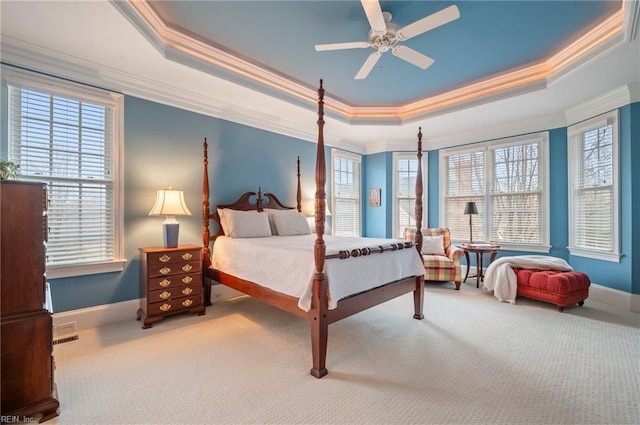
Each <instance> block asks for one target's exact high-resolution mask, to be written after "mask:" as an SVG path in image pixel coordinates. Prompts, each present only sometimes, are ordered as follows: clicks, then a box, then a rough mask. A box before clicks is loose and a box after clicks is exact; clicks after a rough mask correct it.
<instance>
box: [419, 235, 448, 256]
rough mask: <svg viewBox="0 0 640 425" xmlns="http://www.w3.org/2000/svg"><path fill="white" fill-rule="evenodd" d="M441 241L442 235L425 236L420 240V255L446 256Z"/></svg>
mask: <svg viewBox="0 0 640 425" xmlns="http://www.w3.org/2000/svg"><path fill="white" fill-rule="evenodd" d="M443 241H444V235H440V236H425V237H424V238H423V239H422V253H423V254H426V255H446V254H445V253H444V242H443Z"/></svg>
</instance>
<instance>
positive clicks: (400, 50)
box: [391, 46, 434, 69]
mask: <svg viewBox="0 0 640 425" xmlns="http://www.w3.org/2000/svg"><path fill="white" fill-rule="evenodd" d="M391 54H393V55H394V56H397V57H399V58H400V59H402V60H405V61H407V62H409V63H410V64H412V65H415V66H417V67H418V68H422V69H427V68H429V67H430V66H431V64H433V62H434V60H433V59H431V58H430V57H429V56H427V55H424V54H422V53H420V52H418V51H417V50H413V49H412V48H411V47H407V46H396V47H394V48H393V49H391Z"/></svg>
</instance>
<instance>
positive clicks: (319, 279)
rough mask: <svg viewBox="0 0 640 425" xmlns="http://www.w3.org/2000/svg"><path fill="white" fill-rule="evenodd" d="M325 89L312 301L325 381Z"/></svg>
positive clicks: (316, 351)
mask: <svg viewBox="0 0 640 425" xmlns="http://www.w3.org/2000/svg"><path fill="white" fill-rule="evenodd" d="M323 127H324V89H323V88H322V80H320V88H319V89H318V147H317V151H316V196H315V210H316V211H315V219H316V240H315V243H314V249H313V256H314V259H315V266H316V269H315V273H314V274H313V298H312V300H311V311H310V313H311V315H312V320H311V350H312V352H313V368H312V369H311V375H313V376H315V377H316V378H322V377H323V376H325V375H326V374H327V368H326V367H325V366H326V360H327V334H328V327H329V322H328V317H327V310H328V300H327V276H326V274H325V272H324V261H325V254H326V250H327V248H326V246H325V243H324V239H323V235H324V218H325V217H324V212H325V208H326V207H325V202H326V197H327V194H326V192H325V187H324V186H325V183H326V179H327V178H326V167H325V159H324V134H323Z"/></svg>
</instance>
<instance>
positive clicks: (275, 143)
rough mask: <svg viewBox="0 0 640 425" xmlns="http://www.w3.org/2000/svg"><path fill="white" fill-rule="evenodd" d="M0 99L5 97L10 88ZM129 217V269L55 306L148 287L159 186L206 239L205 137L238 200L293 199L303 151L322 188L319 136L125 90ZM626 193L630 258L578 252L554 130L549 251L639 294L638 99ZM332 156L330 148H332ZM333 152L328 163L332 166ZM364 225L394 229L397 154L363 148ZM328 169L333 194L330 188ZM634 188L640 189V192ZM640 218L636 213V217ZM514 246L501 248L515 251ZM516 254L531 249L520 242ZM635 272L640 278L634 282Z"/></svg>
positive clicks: (625, 132)
mask: <svg viewBox="0 0 640 425" xmlns="http://www.w3.org/2000/svg"><path fill="white" fill-rule="evenodd" d="M1 99H2V105H3V106H5V105H6V102H7V93H6V87H3V88H2V93H1ZM6 117H7V115H6V107H3V108H2V114H1V116H0V123H1V124H2V128H3V130H2V132H1V133H2V134H1V137H2V139H1V141H2V143H1V144H0V152H1V153H3V154H4V153H5V152H6V147H7V132H6V130H4V129H6V128H7V126H6V122H7V121H6ZM124 121H125V122H124V158H125V159H124V189H125V190H124V192H125V194H124V202H125V205H124V207H125V208H124V226H125V231H124V234H125V252H124V253H125V258H126V259H127V263H126V265H125V269H124V271H123V272H121V273H105V274H99V275H90V276H80V277H74V278H64V279H54V280H52V281H51V283H52V298H53V304H54V308H55V311H56V312H62V311H68V310H73V309H79V308H84V307H91V306H96V305H102V304H108V303H114V302H120V301H126V300H130V299H136V298H138V297H139V296H140V289H139V283H138V280H139V260H138V248H139V247H146V246H160V245H161V244H162V231H161V222H162V218H161V217H149V216H148V212H149V210H150V209H151V206H152V205H153V202H154V200H155V192H156V190H157V189H160V188H163V187H166V186H168V185H172V186H173V187H175V188H178V189H182V190H183V191H184V194H185V199H186V202H187V205H188V207H189V209H190V210H191V212H192V214H193V215H192V216H188V217H181V218H179V220H180V224H181V226H180V243H181V244H200V243H201V223H202V221H201V213H200V211H201V196H200V189H201V182H202V163H201V159H202V140H203V138H204V137H207V139H208V142H209V176H210V181H211V198H210V204H211V205H212V207H213V206H214V205H216V204H218V203H229V202H233V201H234V200H235V199H236V197H237V196H238V195H239V194H240V193H242V192H245V191H249V190H253V191H255V190H256V189H257V187H258V186H262V188H263V191H270V192H274V193H276V194H278V196H280V197H281V200H282V201H283V202H284V203H287V204H290V205H295V197H296V192H295V191H296V185H295V176H296V157H297V156H298V155H299V156H300V158H301V161H302V164H301V167H302V185H303V198H304V199H312V198H313V196H314V191H315V181H314V175H315V171H314V170H315V149H316V145H315V143H311V142H306V141H301V140H299V139H295V138H291V137H287V136H282V135H278V134H274V133H270V132H267V131H263V130H258V129H255V128H251V127H247V126H243V125H240V124H235V123H231V122H228V121H224V120H220V119H216V118H211V117H208V116H204V115H200V114H197V113H193V112H188V111H184V110H180V109H176V108H172V107H168V106H164V105H160V104H157V103H153V102H149V101H145V100H141V99H137V98H133V97H126V98H125V118H124ZM620 125H621V131H620V158H621V161H620V175H621V179H620V182H621V184H620V195H621V235H622V240H621V243H622V253H623V255H624V256H623V258H622V261H621V262H620V263H612V262H607V261H599V260H594V259H587V258H582V257H573V256H570V255H569V253H568V250H567V248H566V247H567V244H568V217H567V215H568V204H567V191H568V186H567V171H566V168H567V129H566V128H557V129H551V130H549V133H550V141H549V149H550V155H549V158H550V163H549V167H550V179H551V182H552V184H551V185H550V186H551V193H550V201H551V206H552V211H551V223H550V226H551V244H552V248H551V252H550V255H554V256H557V257H560V258H565V259H566V260H567V261H568V262H569V263H570V264H571V265H572V266H573V267H574V268H576V269H578V270H581V271H584V272H586V273H587V274H589V276H590V277H591V279H592V281H594V282H595V283H598V284H601V285H605V286H610V287H611V288H615V289H619V290H622V291H626V292H631V293H634V294H638V293H640V264H638V262H637V261H636V262H635V263H634V262H633V261H632V255H633V253H634V252H640V225H635V226H634V224H635V223H634V217H637V216H638V215H639V214H640V195H638V194H639V193H640V169H639V168H638V167H636V168H635V169H634V168H633V167H632V164H633V163H634V162H635V163H638V161H640V103H634V104H631V105H627V106H624V107H623V108H620ZM326 155H327V158H330V157H331V156H330V151H329V149H327V150H326ZM427 155H428V157H427V158H428V159H427V160H428V184H427V188H426V191H427V195H428V202H427V214H426V216H425V217H424V220H425V223H427V225H428V226H429V227H436V226H438V224H439V221H440V220H439V161H438V156H439V152H438V151H437V150H432V151H429V152H427ZM329 162H330V161H329V160H327V166H328V167H329ZM362 171H363V188H362V190H363V194H362V195H363V196H362V198H363V211H364V214H363V234H364V235H365V236H372V237H388V236H391V234H392V224H391V214H392V208H391V205H392V204H391V203H392V199H391V195H392V174H393V154H392V153H391V152H385V153H378V154H373V155H368V156H364V157H363V170H362ZM329 181H330V179H328V181H327V196H328V197H330V195H331V194H330V187H329V186H330V185H329ZM371 188H380V189H382V206H381V207H379V208H378V207H369V206H368V204H367V197H368V189H371ZM633 194H635V195H636V196H635V197H634V196H633ZM636 221H637V219H636ZM510 254H512V253H501V255H510ZM513 254H523V253H522V252H518V253H513ZM634 282H635V283H634Z"/></svg>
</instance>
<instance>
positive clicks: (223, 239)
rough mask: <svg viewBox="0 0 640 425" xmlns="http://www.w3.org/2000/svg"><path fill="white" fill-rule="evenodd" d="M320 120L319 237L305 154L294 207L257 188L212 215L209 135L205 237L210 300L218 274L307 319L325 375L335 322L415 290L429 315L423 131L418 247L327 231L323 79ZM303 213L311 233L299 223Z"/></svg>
mask: <svg viewBox="0 0 640 425" xmlns="http://www.w3.org/2000/svg"><path fill="white" fill-rule="evenodd" d="M317 123H318V145H317V153H316V169H315V179H316V193H315V236H314V235H313V234H311V232H310V231H309V225H308V224H307V222H306V219H304V217H303V216H302V213H301V212H300V211H301V189H300V159H299V158H298V173H297V176H298V186H297V206H296V207H295V208H291V207H287V206H285V205H283V204H282V203H281V202H280V200H279V199H278V198H277V197H276V196H275V195H274V194H272V193H266V194H264V195H263V194H262V191H261V190H260V189H259V190H258V193H255V192H247V193H244V194H243V195H241V196H240V198H239V199H238V200H237V201H236V202H234V203H233V204H228V205H217V208H216V211H215V212H214V213H211V211H210V208H209V176H208V154H207V140H206V139H205V140H204V144H203V147H204V161H203V163H204V176H203V187H202V213H203V232H202V241H203V245H204V255H203V259H204V267H203V270H204V297H205V303H207V305H211V303H210V299H211V281H212V280H214V281H216V282H219V283H221V284H223V285H226V286H229V287H231V288H233V289H235V290H237V291H240V292H242V293H245V294H247V295H250V296H252V297H254V298H258V299H260V300H262V301H264V302H266V303H268V304H271V305H273V306H275V307H278V308H280V309H283V310H285V311H287V312H290V313H292V314H295V315H296V316H299V317H302V318H304V319H306V320H308V321H309V322H310V324H311V347H312V357H313V367H312V369H311V375H313V376H315V377H316V378H321V377H323V376H324V375H326V374H327V369H326V367H325V366H326V365H325V363H326V355H327V336H328V325H329V324H331V323H333V322H336V321H338V320H341V319H343V318H346V317H348V316H351V315H353V314H355V313H358V312H361V311H363V310H366V309H368V308H370V307H373V306H375V305H378V304H380V303H382V302H385V301H388V300H390V299H393V298H396V297H398V296H400V295H403V294H407V293H409V292H413V300H414V302H413V304H414V314H413V317H414V318H415V319H423V318H424V316H423V304H424V279H423V275H424V266H423V263H422V260H421V257H420V251H421V244H422V233H421V227H422V170H421V161H420V159H421V157H422V132H421V131H419V132H418V154H417V155H418V160H419V161H418V174H417V177H416V222H417V223H416V224H417V226H416V227H417V233H416V238H415V245H414V243H412V242H407V241H403V240H399V239H373V238H341V237H333V236H325V235H324V230H325V229H324V228H325V202H326V193H325V182H326V168H325V155H324V136H323V126H324V89H323V87H322V80H320V88H319V89H318V121H317ZM303 219H304V224H305V225H306V230H307V231H306V232H305V231H304V229H302V228H301V227H300V225H298V226H296V224H295V223H301V222H302V220H303ZM210 220H213V221H214V222H215V223H216V224H217V226H218V227H217V229H218V230H217V232H216V233H215V234H214V235H211V232H210V230H209V223H210ZM265 223H266V224H265ZM305 233H306V234H305ZM272 235H278V236H272ZM214 241H215V248H214V249H213V255H212V251H211V245H212V243H213V242H214ZM416 246H417V250H416ZM261 259H262V260H263V261H261ZM259 263H261V264H262V266H261V265H260V264H259Z"/></svg>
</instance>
